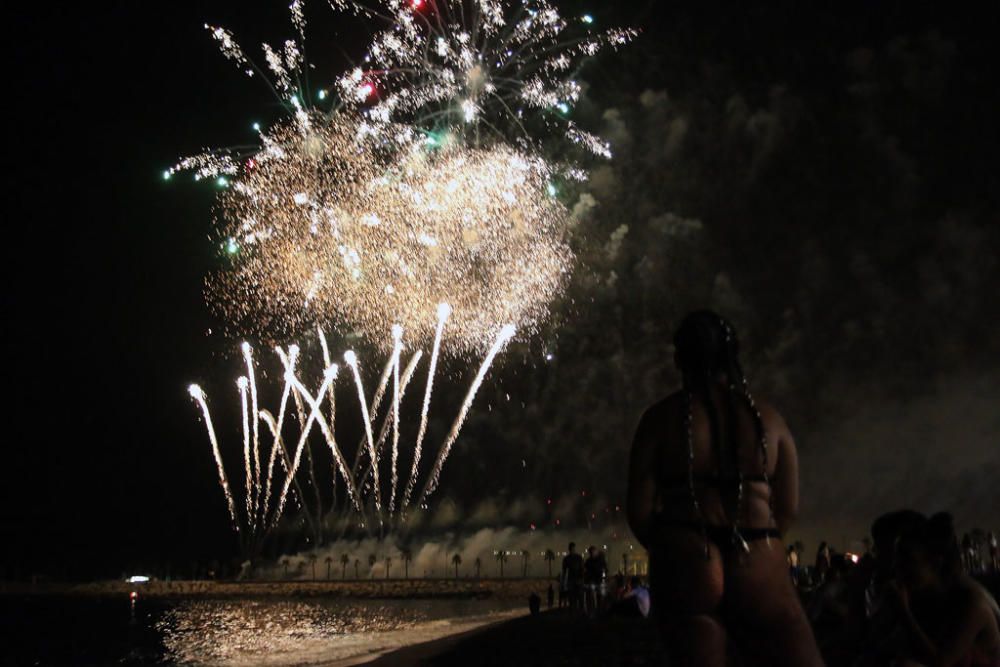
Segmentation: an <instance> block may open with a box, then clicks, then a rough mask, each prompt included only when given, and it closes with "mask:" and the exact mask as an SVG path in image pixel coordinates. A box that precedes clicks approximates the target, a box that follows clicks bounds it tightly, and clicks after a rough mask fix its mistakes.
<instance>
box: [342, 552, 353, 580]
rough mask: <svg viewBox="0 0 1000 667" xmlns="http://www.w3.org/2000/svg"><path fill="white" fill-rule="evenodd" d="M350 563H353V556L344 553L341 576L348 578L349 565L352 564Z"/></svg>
mask: <svg viewBox="0 0 1000 667" xmlns="http://www.w3.org/2000/svg"><path fill="white" fill-rule="evenodd" d="M350 564H351V557H350V556H348V555H347V554H344V555H342V556H341V557H340V565H341V570H340V578H341V579H347V566H348V565H350Z"/></svg>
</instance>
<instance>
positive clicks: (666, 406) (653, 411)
mask: <svg viewBox="0 0 1000 667" xmlns="http://www.w3.org/2000/svg"><path fill="white" fill-rule="evenodd" d="M682 402H683V394H682V393H681V392H679V391H678V392H674V393H673V394H670V395H669V396H667V397H666V398H662V399H660V400H659V401H657V402H656V403H653V404H652V405H650V406H649V407H648V408H646V411H645V412H643V413H642V419H641V420H640V423H641V424H659V423H662V422H663V421H664V420H666V419H668V418H669V417H670V416H671V415H673V414H674V413H676V412H677V410H678V409H679V406H680V405H681V403H682Z"/></svg>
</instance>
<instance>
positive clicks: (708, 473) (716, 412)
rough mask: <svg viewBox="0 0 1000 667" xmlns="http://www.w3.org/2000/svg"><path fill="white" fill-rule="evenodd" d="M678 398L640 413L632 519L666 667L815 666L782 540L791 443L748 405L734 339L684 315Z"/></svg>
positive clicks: (790, 489)
mask: <svg viewBox="0 0 1000 667" xmlns="http://www.w3.org/2000/svg"><path fill="white" fill-rule="evenodd" d="M674 348H675V354H674V361H675V363H676V364H677V367H678V369H679V370H680V371H681V374H682V375H683V385H684V386H683V388H682V389H681V390H680V391H679V392H677V393H675V394H673V395H671V396H669V397H668V398H666V399H665V400H663V401H661V402H659V403H657V404H655V405H653V406H652V407H651V408H649V409H648V410H647V411H646V413H645V414H644V415H643V417H642V420H641V421H640V423H639V428H638V430H637V432H636V435H635V441H634V443H633V446H632V458H631V461H630V471H629V495H628V517H629V523H630V525H631V527H632V530H633V532H634V533H635V534H636V536H637V537H638V538H639V540H640V541H641V542H642V544H643V545H644V546H645V547H646V549H647V550H648V551H649V552H650V558H651V564H652V570H651V576H652V596H653V610H654V613H655V614H657V616H658V618H659V621H660V625H661V630H662V631H663V633H664V635H665V638H666V639H667V641H668V644H669V645H670V648H671V657H672V659H673V662H671V664H672V665H674V664H678V665H699V666H701V665H704V666H712V665H725V664H726V657H727V647H728V648H731V649H732V650H734V651H735V652H737V653H739V654H740V656H741V657H742V658H743V659H744V661H745V662H746V663H747V664H758V665H774V666H777V665H795V666H796V667H810V666H811V665H822V664H823V662H822V659H821V658H820V655H819V651H818V649H817V648H816V642H815V639H814V638H813V634H812V630H811V628H810V627H809V623H808V620H807V619H806V616H805V612H804V611H803V609H802V606H801V603H800V602H799V599H798V596H797V594H796V592H795V590H794V588H793V587H792V583H791V581H790V580H789V577H788V564H787V562H786V560H785V548H784V545H783V544H782V539H781V538H782V535H783V534H784V532H785V531H786V530H787V528H788V526H789V524H790V522H791V521H792V520H793V519H794V518H795V515H796V512H797V511H798V504H799V497H798V496H799V489H798V463H797V459H796V451H795V443H794V441H793V440H792V435H791V433H789V431H788V427H787V426H786V425H785V421H784V420H783V419H782V417H781V415H780V414H778V412H777V411H775V410H774V409H773V408H771V407H770V406H768V405H766V404H764V403H762V402H755V401H754V399H753V398H752V397H751V395H750V391H749V388H748V385H747V383H746V380H745V378H744V377H743V371H742V369H741V368H740V363H739V344H738V342H737V339H736V332H735V331H734V330H733V327H732V326H730V324H729V323H728V322H727V321H726V320H724V319H723V318H721V317H720V316H719V315H716V314H715V313H712V312H710V311H697V312H694V313H691V314H690V315H688V316H687V317H686V318H685V319H684V321H683V322H682V323H681V326H680V328H679V329H678V330H677V333H676V334H675V336H674Z"/></svg>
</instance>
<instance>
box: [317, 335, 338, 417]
mask: <svg viewBox="0 0 1000 667" xmlns="http://www.w3.org/2000/svg"><path fill="white" fill-rule="evenodd" d="M316 333H317V334H318V335H319V344H320V347H322V349H323V368H329V367H330V366H332V365H333V359H332V358H331V357H330V348H329V347H328V346H327V344H326V334H325V333H323V330H322V329H321V328H319V327H316ZM329 393H330V396H329V398H328V399H327V400H328V401H329V403H330V429H331V430H332V429H333V428H334V426H336V423H337V392H335V391H334V390H333V386H331V387H330V392H329Z"/></svg>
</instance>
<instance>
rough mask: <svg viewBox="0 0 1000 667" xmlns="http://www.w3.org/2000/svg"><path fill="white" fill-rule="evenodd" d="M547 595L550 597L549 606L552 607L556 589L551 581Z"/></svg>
mask: <svg viewBox="0 0 1000 667" xmlns="http://www.w3.org/2000/svg"><path fill="white" fill-rule="evenodd" d="M547 597H548V603H549V607H548V608H549V609H552V603H553V602H555V597H556V592H555V589H553V588H552V584H551V583H550V584H549V590H548V595H547Z"/></svg>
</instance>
